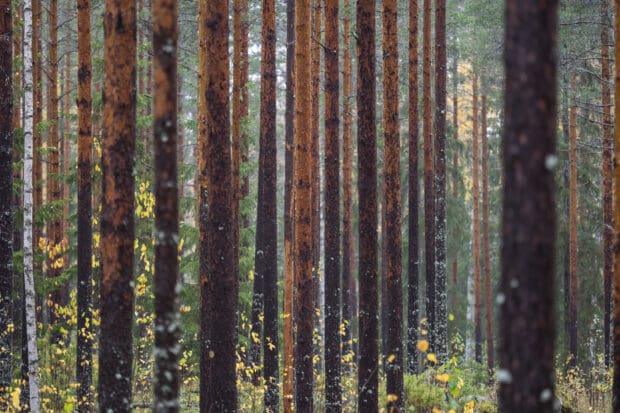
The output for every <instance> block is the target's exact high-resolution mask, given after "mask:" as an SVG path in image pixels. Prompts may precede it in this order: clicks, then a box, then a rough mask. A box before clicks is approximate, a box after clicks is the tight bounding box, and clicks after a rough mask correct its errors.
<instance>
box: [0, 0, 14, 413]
mask: <svg viewBox="0 0 620 413" xmlns="http://www.w3.org/2000/svg"><path fill="white" fill-rule="evenodd" d="M12 36H13V8H12V4H11V1H10V0H1V1H0V89H2V96H0V410H5V411H6V410H8V408H9V397H8V396H9V389H10V387H11V333H10V331H11V329H10V328H9V326H11V325H12V324H13V320H12V318H13V311H12V308H11V303H12V301H13V300H12V297H13V196H12V195H13V194H12V191H13V159H12V154H13V61H12V60H13V38H12Z"/></svg>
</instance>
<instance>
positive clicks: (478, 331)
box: [472, 73, 482, 363]
mask: <svg viewBox="0 0 620 413" xmlns="http://www.w3.org/2000/svg"><path fill="white" fill-rule="evenodd" d="M473 93H474V98H473V116H474V121H473V129H474V130H473V139H472V141H473V148H472V151H473V160H472V165H473V166H472V169H473V173H472V175H473V189H472V193H473V195H472V198H473V201H472V202H473V208H472V209H473V215H474V216H473V219H472V221H473V223H474V230H473V244H474V248H473V254H474V256H473V261H474V265H473V266H474V331H475V332H474V336H475V360H476V362H478V363H482V317H481V307H482V294H481V288H480V287H481V286H480V172H479V170H480V166H479V163H480V158H479V156H480V149H479V147H478V134H479V127H478V116H479V113H478V74H477V73H475V74H474V85H473Z"/></svg>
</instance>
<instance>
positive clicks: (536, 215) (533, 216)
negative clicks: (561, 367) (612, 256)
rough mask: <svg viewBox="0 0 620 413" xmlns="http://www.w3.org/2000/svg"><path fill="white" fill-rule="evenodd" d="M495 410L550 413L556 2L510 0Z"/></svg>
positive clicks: (552, 331) (552, 345) (553, 325)
mask: <svg viewBox="0 0 620 413" xmlns="http://www.w3.org/2000/svg"><path fill="white" fill-rule="evenodd" d="M506 4H507V10H506V35H505V53H504V56H505V57H504V59H505V60H504V61H505V68H506V81H505V84H506V91H505V95H504V102H505V103H504V104H505V107H504V110H505V122H506V123H505V129H504V137H503V148H502V154H503V165H504V191H503V205H502V229H501V234H502V238H503V240H502V247H501V269H502V279H501V286H500V292H499V294H501V295H500V297H502V298H503V299H505V300H504V301H503V304H502V305H501V315H500V326H501V329H502V333H501V348H500V352H499V354H500V355H501V357H500V360H501V361H500V363H501V364H500V366H501V367H500V368H501V370H500V371H501V372H502V374H501V375H498V376H499V379H500V380H499V381H500V387H499V410H500V411H505V412H517V411H519V412H525V411H536V412H541V413H544V412H552V411H554V410H555V409H554V405H555V404H556V399H555V397H553V395H554V377H553V376H554V366H553V361H554V357H555V354H554V336H555V321H554V320H555V317H554V314H553V308H554V299H553V297H554V293H555V290H554V277H555V271H554V254H555V236H556V225H555V200H554V191H555V188H554V186H555V185H554V171H553V168H552V167H550V166H553V164H554V163H555V161H556V159H557V158H556V153H555V134H556V127H557V123H556V67H557V66H556V64H557V60H556V54H555V50H556V36H557V21H558V1H557V0H551V1H545V2H535V1H521V0H508V1H507V3H506Z"/></svg>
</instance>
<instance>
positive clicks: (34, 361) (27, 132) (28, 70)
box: [24, 1, 41, 413]
mask: <svg viewBox="0 0 620 413" xmlns="http://www.w3.org/2000/svg"><path fill="white" fill-rule="evenodd" d="M35 3H36V1H33V4H35ZM32 11H33V10H32V8H31V4H30V3H29V2H26V3H25V4H24V305H25V311H24V313H25V314H24V320H25V321H26V329H25V330H26V341H27V343H28V352H27V354H28V393H29V395H30V399H29V404H30V411H31V412H32V413H39V412H40V411H41V407H40V403H39V357H38V355H37V320H36V308H35V289H34V266H33V248H32V247H33V243H32V232H33V215H34V214H33V212H34V211H33V191H34V190H33V173H32V172H33V171H32V169H33V168H32V166H33V165H32V164H33V159H32V158H33V153H34V151H33V131H34V124H33V117H34V114H33V112H34V110H33V109H34V107H33V106H34V105H33V103H34V101H33V85H32V83H33V82H32V72H33V64H32V63H33V58H32V55H33V49H34V47H33V41H36V37H34V36H33V24H32V23H33V22H32V20H33V19H32V14H33V13H32Z"/></svg>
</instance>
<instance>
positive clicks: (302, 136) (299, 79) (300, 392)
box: [293, 0, 314, 413]
mask: <svg viewBox="0 0 620 413" xmlns="http://www.w3.org/2000/svg"><path fill="white" fill-rule="evenodd" d="M310 9H311V7H310V0H301V1H298V2H295V90H296V91H297V93H296V94H295V138H294V139H295V145H294V146H295V152H294V159H295V161H294V162H295V163H294V165H295V175H294V185H295V187H294V194H295V196H294V201H293V202H294V203H295V206H294V210H295V234H294V235H295V242H294V244H295V245H294V255H293V260H294V265H295V271H294V274H295V284H296V286H297V291H296V293H297V302H296V310H297V313H296V320H295V321H296V324H297V344H296V349H295V351H296V353H295V379H296V397H295V405H296V406H295V411H297V412H299V413H310V412H312V411H313V397H312V387H313V366H312V334H313V315H314V304H313V298H314V297H313V279H312V274H313V269H312V263H313V249H312V247H313V228H312V214H313V210H312V185H313V184H312V179H313V176H312V169H311V168H312V164H313V160H312V157H313V153H312V119H311V116H312V79H311V75H312V73H311V52H310V42H311V27H310Z"/></svg>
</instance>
